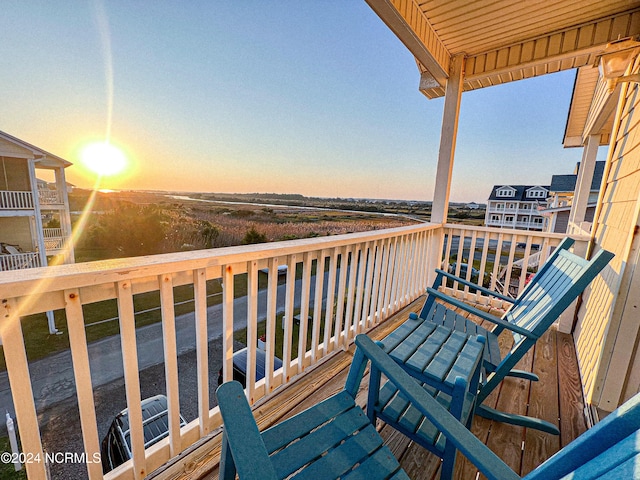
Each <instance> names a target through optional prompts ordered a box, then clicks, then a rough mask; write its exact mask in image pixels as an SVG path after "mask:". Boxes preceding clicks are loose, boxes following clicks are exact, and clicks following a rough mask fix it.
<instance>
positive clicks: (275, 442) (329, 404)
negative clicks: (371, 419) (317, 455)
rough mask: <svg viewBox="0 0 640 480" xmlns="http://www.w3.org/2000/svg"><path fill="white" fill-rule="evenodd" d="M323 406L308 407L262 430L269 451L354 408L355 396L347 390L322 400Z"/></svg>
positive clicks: (277, 448)
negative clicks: (286, 419)
mask: <svg viewBox="0 0 640 480" xmlns="http://www.w3.org/2000/svg"><path fill="white" fill-rule="evenodd" d="M321 405H322V407H321V408H314V409H308V410H305V411H304V412H302V413H300V414H298V415H296V416H295V417H292V418H290V419H289V420H288V421H286V422H282V423H279V424H277V425H275V426H273V427H271V428H268V429H267V430H265V431H264V432H262V439H263V441H264V444H265V446H266V447H267V452H269V454H272V453H273V452H275V451H276V450H279V449H281V448H283V447H284V446H286V445H287V444H289V443H290V442H291V441H292V440H294V439H296V438H300V437H303V436H305V435H306V434H308V433H309V431H310V430H309V429H310V428H315V427H314V426H318V425H322V424H323V423H325V422H327V421H329V420H330V419H332V418H334V417H336V416H338V415H340V414H341V413H343V412H346V411H347V410H349V409H351V408H353V398H352V397H351V395H349V394H348V393H347V392H345V391H341V392H338V393H337V394H335V395H333V396H332V397H329V398H328V399H326V400H324V401H323V402H322V404H321Z"/></svg>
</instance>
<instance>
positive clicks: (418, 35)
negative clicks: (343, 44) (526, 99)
mask: <svg viewBox="0 0 640 480" xmlns="http://www.w3.org/2000/svg"><path fill="white" fill-rule="evenodd" d="M366 1H367V3H368V4H369V5H370V6H371V8H372V9H373V10H374V11H375V12H376V13H377V14H378V16H380V18H381V19H382V20H383V21H384V22H385V23H386V24H387V25H388V26H389V28H390V29H391V30H392V31H393V32H394V33H395V34H396V35H397V36H398V38H399V39H400V40H401V41H402V42H403V43H404V44H405V45H406V46H407V48H408V49H409V50H410V51H411V53H412V54H413V55H414V56H415V57H416V61H417V62H418V68H419V70H420V72H421V80H420V90H421V91H422V92H423V93H424V94H425V95H426V96H427V97H429V98H436V97H440V96H442V95H444V86H445V83H446V79H447V78H448V75H449V71H450V62H451V58H452V57H454V56H456V55H465V56H466V68H465V75H464V90H465V91H468V90H474V89H477V88H483V87H488V86H491V85H498V84H502V83H507V82H511V81H514V80H521V79H524V78H530V77H535V76H539V75H544V74H547V73H554V72H558V71H561V70H567V69H571V68H576V67H582V66H585V65H593V64H594V63H595V61H596V57H597V56H598V55H599V54H600V53H601V52H602V50H603V49H604V47H605V46H606V44H607V43H608V42H610V41H613V40H616V39H618V38H623V37H628V36H632V35H638V34H640V0H582V1H578V2H576V1H575V0H556V1H550V0H531V1H527V2H522V1H521V0H492V1H483V2H469V1H468V0H366Z"/></svg>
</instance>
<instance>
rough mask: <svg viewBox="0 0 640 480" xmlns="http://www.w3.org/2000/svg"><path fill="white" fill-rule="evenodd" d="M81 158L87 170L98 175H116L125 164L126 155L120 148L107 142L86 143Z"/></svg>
mask: <svg viewBox="0 0 640 480" xmlns="http://www.w3.org/2000/svg"><path fill="white" fill-rule="evenodd" d="M81 158H82V161H83V163H84V164H85V166H86V167H87V168H88V169H89V170H91V171H92V172H94V173H97V174H98V175H100V176H110V175H116V174H118V173H120V172H122V171H123V170H124V169H125V168H126V166H127V157H126V156H125V154H124V153H123V152H122V150H120V149H119V148H118V147H115V146H113V145H111V144H110V143H107V142H96V143H92V144H90V145H87V146H86V147H85V148H84V149H83V150H82V154H81Z"/></svg>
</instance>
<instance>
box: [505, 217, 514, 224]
mask: <svg viewBox="0 0 640 480" xmlns="http://www.w3.org/2000/svg"><path fill="white" fill-rule="evenodd" d="M504 221H505V222H507V223H513V215H505V217H504Z"/></svg>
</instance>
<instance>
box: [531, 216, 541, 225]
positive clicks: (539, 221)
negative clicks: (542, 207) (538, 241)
mask: <svg viewBox="0 0 640 480" xmlns="http://www.w3.org/2000/svg"><path fill="white" fill-rule="evenodd" d="M533 223H538V224H540V225H542V217H534V219H533Z"/></svg>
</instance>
